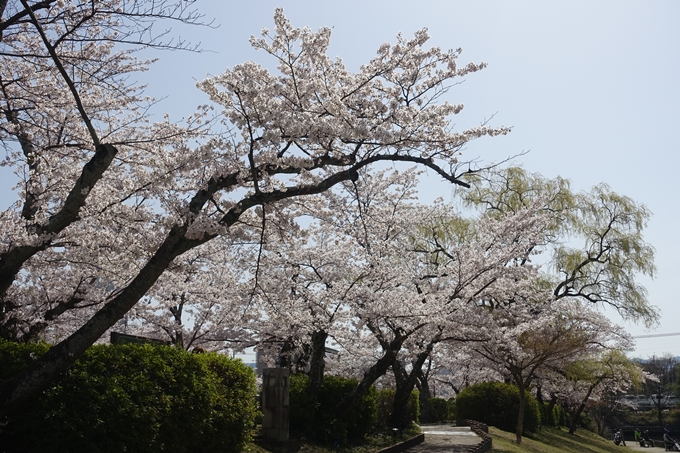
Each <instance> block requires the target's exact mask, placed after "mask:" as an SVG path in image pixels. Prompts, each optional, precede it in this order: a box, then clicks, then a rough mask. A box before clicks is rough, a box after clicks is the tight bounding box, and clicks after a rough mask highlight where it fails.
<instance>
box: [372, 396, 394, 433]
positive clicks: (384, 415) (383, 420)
mask: <svg viewBox="0 0 680 453" xmlns="http://www.w3.org/2000/svg"><path fill="white" fill-rule="evenodd" d="M394 393H395V391H394V390H393V389H382V390H378V391H377V392H376V402H377V409H378V419H377V421H376V428H377V429H387V428H389V426H387V425H388V424H389V421H390V416H391V415H392V404H393V403H394Z"/></svg>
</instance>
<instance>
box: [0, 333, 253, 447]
mask: <svg viewBox="0 0 680 453" xmlns="http://www.w3.org/2000/svg"><path fill="white" fill-rule="evenodd" d="M48 348H49V346H48V345H45V344H15V343H11V342H6V341H0V379H5V378H7V377H9V376H11V375H12V374H13V373H15V372H16V371H18V370H19V369H21V368H22V367H24V366H25V365H27V364H29V363H30V362H31V361H32V360H34V358H35V357H38V356H39V355H41V354H43V353H45V352H46V351H47V349H48ZM255 397H256V388H255V375H254V373H253V371H252V370H251V369H250V368H249V367H247V366H246V365H244V364H243V363H241V362H240V361H238V360H232V359H229V358H228V357H225V356H223V355H217V354H212V353H209V354H190V353H188V352H186V351H183V350H181V349H178V348H174V347H167V346H150V345H144V346H140V345H123V346H105V345H99V346H93V347H92V348H90V349H89V350H88V351H87V352H86V354H85V355H84V356H83V357H82V358H81V359H80V360H78V361H77V362H76V363H75V364H74V365H73V366H72V367H71V368H70V369H69V371H68V372H67V373H66V374H65V375H64V376H63V377H62V378H61V379H59V380H58V381H57V382H55V383H54V385H52V386H51V387H50V388H48V389H47V390H45V391H43V392H42V394H40V395H39V396H38V397H36V398H34V399H33V400H31V401H30V403H29V404H27V405H25V407H24V408H23V410H22V411H20V412H19V413H17V414H13V416H12V417H11V418H10V419H8V420H7V422H8V423H7V424H6V425H5V426H4V427H2V428H0V429H1V431H0V445H1V446H2V451H3V452H6V453H12V452H19V451H21V452H29V453H31V452H45V451H50V452H55V453H59V452H91V453H99V452H101V453H104V452H111V453H113V452H116V453H118V452H142V451H143V452H164V453H168V452H178V453H179V452H187V451H190V452H197V453H200V452H211V453H217V452H225V453H238V452H240V451H241V449H242V447H243V445H244V444H245V443H246V442H247V441H249V440H250V438H251V435H252V431H253V425H254V418H255V415H256V412H257V408H256V400H255Z"/></svg>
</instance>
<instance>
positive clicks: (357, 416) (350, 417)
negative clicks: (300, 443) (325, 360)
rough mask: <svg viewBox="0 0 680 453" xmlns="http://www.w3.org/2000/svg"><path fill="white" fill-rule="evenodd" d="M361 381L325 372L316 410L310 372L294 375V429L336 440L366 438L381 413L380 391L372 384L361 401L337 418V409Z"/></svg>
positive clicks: (292, 388) (326, 439)
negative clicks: (309, 387)
mask: <svg viewBox="0 0 680 453" xmlns="http://www.w3.org/2000/svg"><path fill="white" fill-rule="evenodd" d="M358 384H359V381H357V380H356V379H347V378H342V377H337V376H325V377H324V380H323V385H322V386H321V389H320V390H319V395H318V400H317V407H316V411H313V410H311V404H312V402H311V400H310V399H309V397H308V396H307V394H306V392H305V390H306V387H307V376H306V375H304V374H296V375H293V376H291V379H290V427H291V430H292V431H294V432H296V433H299V434H303V435H308V436H313V437H314V438H315V439H316V440H318V441H321V442H327V443H334V442H335V441H337V440H340V441H341V442H345V441H346V440H348V439H362V438H364V437H365V436H366V434H368V433H369V432H370V430H371V429H373V427H374V426H375V422H376V417H377V408H376V391H375V389H374V388H371V389H370V391H369V392H368V393H367V394H366V395H365V396H364V397H363V399H362V400H361V402H360V403H359V404H358V405H357V406H356V407H354V408H352V409H350V411H349V412H348V413H346V414H345V415H344V416H343V417H342V418H341V419H335V418H333V409H334V408H335V407H336V406H337V405H338V403H340V401H342V399H343V398H344V397H345V396H347V395H349V394H350V393H351V392H352V391H353V390H354V389H355V388H356V387H357V385H358Z"/></svg>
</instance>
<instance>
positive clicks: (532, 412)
mask: <svg viewBox="0 0 680 453" xmlns="http://www.w3.org/2000/svg"><path fill="white" fill-rule="evenodd" d="M525 398H526V400H525V401H526V409H525V411H524V432H525V433H526V432H534V431H536V430H537V429H538V427H539V425H540V421H541V418H540V417H541V415H540V407H539V404H538V402H537V401H536V399H535V398H534V397H533V396H531V395H530V394H528V393H527V395H526V397H525ZM456 411H457V414H456V415H457V417H458V419H459V420H465V419H469V420H476V421H479V422H482V423H486V424H487V425H490V426H495V427H496V428H498V429H502V430H503V431H510V432H514V431H515V429H516V428H517V415H518V413H519V390H518V389H517V387H516V386H515V385H512V384H505V383H503V382H484V383H481V384H475V385H471V386H470V387H467V388H465V389H463V390H462V391H461V392H460V393H459V394H458V396H457V398H456Z"/></svg>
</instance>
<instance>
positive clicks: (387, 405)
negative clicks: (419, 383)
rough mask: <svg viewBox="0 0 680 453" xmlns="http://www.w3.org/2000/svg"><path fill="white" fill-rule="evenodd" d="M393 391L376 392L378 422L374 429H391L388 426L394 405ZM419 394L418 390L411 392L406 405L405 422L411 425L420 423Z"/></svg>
mask: <svg viewBox="0 0 680 453" xmlns="http://www.w3.org/2000/svg"><path fill="white" fill-rule="evenodd" d="M394 394H395V391H394V390H392V389H382V390H378V393H377V401H378V420H377V422H376V428H378V429H386V428H389V429H392V428H393V427H392V426H388V424H389V421H390V419H391V418H392V404H393V403H394ZM419 396H420V392H419V391H418V390H415V389H414V390H413V391H412V392H411V395H410V396H409V398H408V405H407V406H406V414H405V415H406V420H407V421H409V422H413V423H419V422H420V400H419V399H418V398H419Z"/></svg>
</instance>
